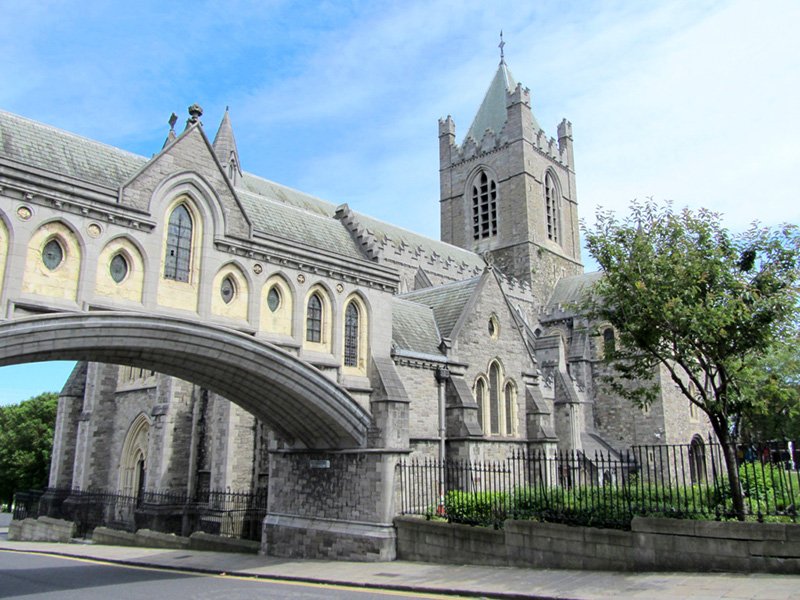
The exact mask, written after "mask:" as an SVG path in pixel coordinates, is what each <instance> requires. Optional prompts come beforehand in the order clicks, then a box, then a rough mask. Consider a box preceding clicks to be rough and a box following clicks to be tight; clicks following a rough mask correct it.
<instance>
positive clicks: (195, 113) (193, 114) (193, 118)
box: [186, 104, 203, 127]
mask: <svg viewBox="0 0 800 600" xmlns="http://www.w3.org/2000/svg"><path fill="white" fill-rule="evenodd" d="M202 116H203V108H202V107H201V106H200V105H199V104H192V105H191V106H190V107H189V118H188V119H187V120H186V127H189V126H191V125H194V124H195V123H199V122H200V117H202Z"/></svg>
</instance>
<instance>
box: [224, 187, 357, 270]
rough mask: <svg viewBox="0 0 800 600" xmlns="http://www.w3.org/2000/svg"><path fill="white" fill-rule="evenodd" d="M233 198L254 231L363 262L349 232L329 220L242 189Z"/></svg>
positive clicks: (339, 223) (337, 223)
mask: <svg viewBox="0 0 800 600" xmlns="http://www.w3.org/2000/svg"><path fill="white" fill-rule="evenodd" d="M236 194H237V195H238V196H239V200H240V201H241V203H242V206H243V207H244V210H245V212H246V213H247V215H248V216H249V217H250V219H251V220H252V222H253V227H254V228H255V229H256V230H257V231H261V232H263V233H267V234H270V235H275V236H278V237H282V238H285V239H287V240H292V241H294V242H297V243H298V244H303V245H306V246H311V247H312V248H321V249H325V250H329V251H331V252H335V253H336V254H340V255H343V256H349V257H351V258H358V259H362V260H363V259H364V258H365V257H364V254H363V252H362V251H361V249H360V247H359V245H358V244H357V243H356V242H355V240H354V239H353V237H352V236H351V235H350V232H349V231H347V229H346V228H345V227H344V226H343V225H342V223H341V222H339V221H338V220H336V219H334V218H332V217H326V216H323V215H320V214H318V213H311V212H309V211H306V210H301V209H299V208H296V207H295V206H292V205H291V204H285V203H282V202H280V201H276V200H273V199H272V198H270V197H268V196H260V195H258V194H254V193H253V192H249V191H245V190H243V189H241V188H238V189H237V190H236Z"/></svg>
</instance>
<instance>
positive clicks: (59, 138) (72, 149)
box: [0, 111, 147, 188]
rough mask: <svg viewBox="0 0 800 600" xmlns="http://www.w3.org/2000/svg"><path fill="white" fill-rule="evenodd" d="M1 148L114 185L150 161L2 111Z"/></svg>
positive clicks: (21, 158)
mask: <svg viewBox="0 0 800 600" xmlns="http://www.w3.org/2000/svg"><path fill="white" fill-rule="evenodd" d="M0 150H2V154H3V155H4V156H6V157H8V158H11V159H13V160H16V161H19V162H21V163H25V164H28V165H32V166H34V167H37V168H39V169H43V170H45V171H50V172H52V173H58V174H60V175H66V176H69V177H74V178H75V179H80V180H82V181H86V182H90V183H95V184H99V185H103V186H106V187H111V188H118V187H119V186H120V185H122V184H123V183H124V182H125V181H127V180H128V178H130V177H131V176H132V175H133V174H134V173H136V171H138V170H139V169H140V168H142V166H144V164H145V163H146V162H147V159H146V158H144V157H143V156H138V155H136V154H133V153H131V152H126V151H124V150H120V149H119V148H114V147H113V146H108V145H106V144H101V143H100V142H96V141H94V140H90V139H87V138H84V137H81V136H79V135H75V134H72V133H67V132H66V131H61V130H60V129H56V128H55V127H50V126H49V125H44V124H42V123H37V122H36V121H31V120H30V119H26V118H25V117H20V116H18V115H14V114H11V113H8V112H4V111H0Z"/></svg>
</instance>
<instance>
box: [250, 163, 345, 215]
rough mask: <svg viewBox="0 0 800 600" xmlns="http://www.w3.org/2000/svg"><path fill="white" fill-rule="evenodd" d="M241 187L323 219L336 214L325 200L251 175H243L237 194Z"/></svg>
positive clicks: (334, 206)
mask: <svg viewBox="0 0 800 600" xmlns="http://www.w3.org/2000/svg"><path fill="white" fill-rule="evenodd" d="M242 187H243V188H244V189H246V190H248V191H250V192H252V193H254V194H258V195H261V196H265V197H267V198H270V199H271V200H275V201H276V202H281V203H283V204H288V205H289V206H294V207H295V208H300V209H302V210H305V211H308V212H312V213H316V214H318V215H321V216H324V217H331V218H333V215H334V214H335V213H336V205H334V204H331V203H330V202H325V200H320V199H319V198H315V197H314V196H311V195H310V194H306V193H304V192H301V191H299V190H295V189H292V188H290V187H286V186H285V185H281V184H279V183H275V182H274V181H269V180H268V179H264V178H263V177H258V176H256V175H253V174H252V173H244V174H243V175H242V186H241V187H240V188H237V190H236V191H237V192H238V191H239V190H240V189H241V188H242Z"/></svg>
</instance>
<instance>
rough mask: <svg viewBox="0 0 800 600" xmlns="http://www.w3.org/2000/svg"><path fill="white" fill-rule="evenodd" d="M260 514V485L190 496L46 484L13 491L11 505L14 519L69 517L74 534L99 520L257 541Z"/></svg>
mask: <svg viewBox="0 0 800 600" xmlns="http://www.w3.org/2000/svg"><path fill="white" fill-rule="evenodd" d="M266 514H267V493H266V490H260V491H258V492H256V493H251V492H232V491H229V490H199V491H198V492H197V493H196V494H195V495H194V496H193V497H190V496H189V495H188V494H187V493H186V492H183V491H173V490H146V491H143V492H142V493H140V494H139V495H137V496H132V495H128V494H121V493H117V492H109V491H105V490H77V489H62V488H49V489H47V490H40V491H25V492H17V493H16V494H14V509H13V518H14V519H15V520H20V519H25V518H37V517H39V516H50V517H55V518H61V519H67V520H70V521H73V522H74V523H75V525H76V528H77V535H78V536H79V537H85V536H86V535H88V534H89V533H90V532H91V531H92V530H93V529H94V528H95V527H99V526H101V525H102V526H106V527H112V528H115V529H122V530H127V531H135V530H136V529H138V528H139V527H140V525H141V524H142V523H145V524H146V525H147V527H148V528H150V529H155V530H159V531H164V532H167V533H182V534H183V535H189V534H191V533H193V532H194V531H205V532H206V533H212V534H216V535H222V536H226V537H233V538H239V539H248V540H260V539H261V522H262V521H263V519H264V517H265V516H266ZM176 529H177V531H176Z"/></svg>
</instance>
